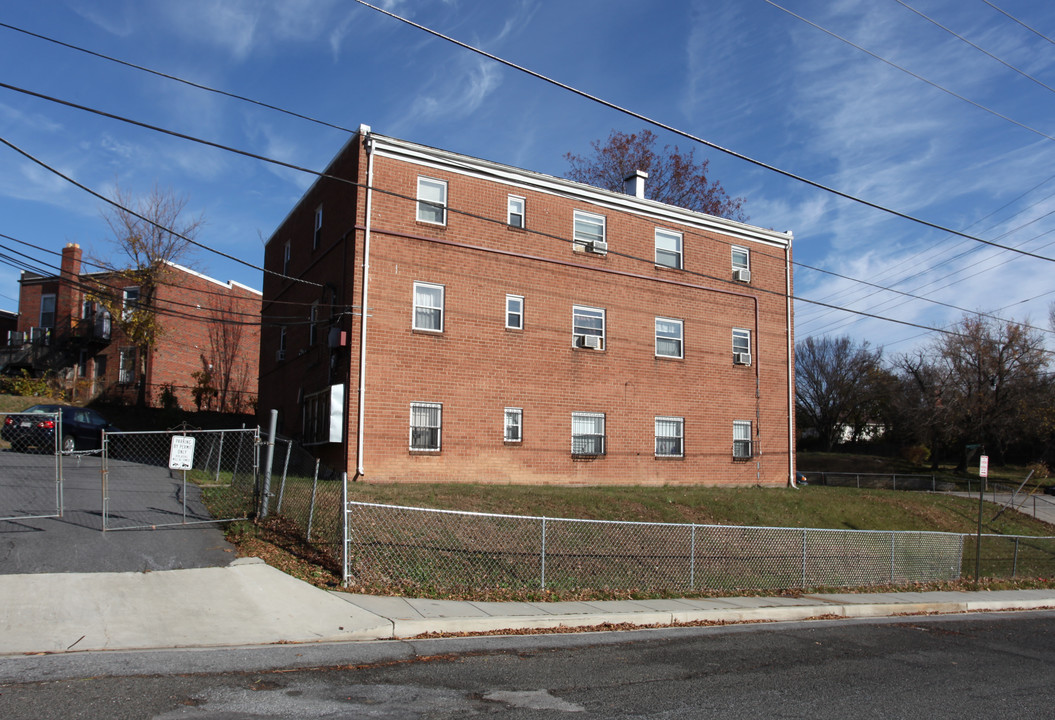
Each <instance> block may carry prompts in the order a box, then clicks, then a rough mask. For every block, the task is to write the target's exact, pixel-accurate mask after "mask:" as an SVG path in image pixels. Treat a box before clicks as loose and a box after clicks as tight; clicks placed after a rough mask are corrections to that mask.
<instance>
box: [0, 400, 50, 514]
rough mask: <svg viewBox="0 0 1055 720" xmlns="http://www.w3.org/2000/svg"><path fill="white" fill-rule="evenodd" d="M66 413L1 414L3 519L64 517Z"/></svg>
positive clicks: (0, 505) (0, 511)
mask: <svg viewBox="0 0 1055 720" xmlns="http://www.w3.org/2000/svg"><path fill="white" fill-rule="evenodd" d="M61 438H62V415H61V413H57V412H53V413H48V412H32V413H26V412H21V413H3V414H0V448H2V452H0V520H19V519H21V520H28V519H32V518H52V517H62V452H61V445H60V443H61Z"/></svg>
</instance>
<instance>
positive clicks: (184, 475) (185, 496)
mask: <svg viewBox="0 0 1055 720" xmlns="http://www.w3.org/2000/svg"><path fill="white" fill-rule="evenodd" d="M183 524H184V525H186V524H187V471H186V470H184V471H183Z"/></svg>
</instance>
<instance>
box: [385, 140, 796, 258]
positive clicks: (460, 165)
mask: <svg viewBox="0 0 1055 720" xmlns="http://www.w3.org/2000/svg"><path fill="white" fill-rule="evenodd" d="M371 138H372V139H373V141H374V152H375V153H376V154H377V155H379V156H382V157H389V158H393V159H397V160H403V161H406V162H410V163H414V164H418V165H422V166H424V167H431V168H437V169H442V170H446V171H448V172H454V173H459V174H462V175H471V176H476V177H483V178H487V179H490V180H494V181H497V182H501V183H504V184H507V185H512V186H515V187H522V188H528V189H531V190H534V191H536V192H544V193H549V194H551V195H559V196H561V197H566V198H571V199H579V200H582V201H583V202H588V203H590V204H592V205H599V206H602V207H607V208H611V209H613V210H617V211H620V212H627V213H632V214H635V215H642V216H646V217H649V218H652V219H654V220H657V221H661V222H662V221H666V222H676V223H680V224H682V225H689V226H692V227H696V228H699V229H705V230H711V231H714V232H719V233H722V234H724V235H729V236H732V237H736V238H740V239H743V240H750V241H753V242H760V243H765V244H767V245H774V246H777V247H782V248H784V247H788V246H789V245H790V244H791V240H792V233H790V232H777V231H774V230H766V229H765V228H761V227H756V226H754V225H748V224H747V223H742V222H737V221H735V220H729V219H726V218H721V217H716V216H714V215H705V214H703V213H698V212H694V211H692V210H686V209H684V208H680V207H676V206H674V205H667V204H666V203H661V202H656V201H655V200H646V199H643V198H637V197H634V196H633V195H626V194H624V193H617V192H611V191H609V190H602V189H601V188H597V187H593V186H591V185H586V184H584V183H578V182H574V181H572V180H567V179H565V178H559V177H555V176H553V175H545V174H543V173H537V172H532V171H530V170H522V169H520V168H515V167H512V166H509V165H502V164H500V163H496V162H491V161H489V160H481V159H479V158H473V157H469V156H467V155H459V154H458V153H454V152H449V151H446V150H438V149H436V148H430V147H427V146H424V145H418V144H416V143H411V142H408V141H406V140H397V139H395V138H389V137H385V136H383V135H377V134H373V135H371Z"/></svg>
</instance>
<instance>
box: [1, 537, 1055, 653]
mask: <svg viewBox="0 0 1055 720" xmlns="http://www.w3.org/2000/svg"><path fill="white" fill-rule="evenodd" d="M1041 608H1055V590H1021V591H1006V592H935V593H913V592H905V593H862V594H856V593H842V594H830V595H807V596H803V597H799V598H781V597H768V598H765V597H730V598H715V599H676V600H620V601H599V602H553V603H527V602H509V603H492V602H463V601H450V600H422V599H408V598H400V597H378V596H372V595H355V594H350V593H340V592H328V591H325V590H320V589H319V588H316V587H314V586H312V585H309V584H307V583H304V582H302V581H300V580H296V579H294V578H292V577H290V576H288V575H286V574H284V573H282V572H281V571H279V570H276V569H274V568H272V567H269V566H268V565H265V564H264V563H263V562H262V561H260V560H257V559H255V558H245V559H241V560H236V561H235V562H233V563H232V564H231V565H229V566H227V567H221V568H195V569H187V570H166V571H161V572H148V573H57V574H46V575H4V576H0V655H19V654H27V653H66V652H84V651H91V650H146V649H159V648H207V647H232V646H254V645H272V644H286V643H321V642H341V641H355V640H386V639H403V638H412V637H416V636H419V635H423V634H426V633H479V632H494V631H501V630H509V631H518V630H537V629H549V628H561V627H566V628H583V629H589V628H603V627H605V626H611V625H619V624H623V623H626V624H631V625H637V626H648V625H672V624H678V623H693V622H749V621H793V620H805V619H809V618H820V617H824V618H832V617H847V618H862V617H886V616H891V615H900V614H915V613H960V612H972V611H991V610H1034V609H1041Z"/></svg>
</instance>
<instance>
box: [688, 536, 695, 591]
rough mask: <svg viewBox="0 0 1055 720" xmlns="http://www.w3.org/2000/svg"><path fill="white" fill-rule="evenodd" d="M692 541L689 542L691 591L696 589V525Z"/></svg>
mask: <svg viewBox="0 0 1055 720" xmlns="http://www.w3.org/2000/svg"><path fill="white" fill-rule="evenodd" d="M690 537H691V540H690V542H689V552H690V555H689V590H695V589H696V523H693V524H692V533H691V536H690Z"/></svg>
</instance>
